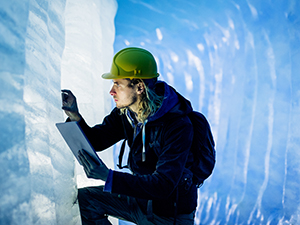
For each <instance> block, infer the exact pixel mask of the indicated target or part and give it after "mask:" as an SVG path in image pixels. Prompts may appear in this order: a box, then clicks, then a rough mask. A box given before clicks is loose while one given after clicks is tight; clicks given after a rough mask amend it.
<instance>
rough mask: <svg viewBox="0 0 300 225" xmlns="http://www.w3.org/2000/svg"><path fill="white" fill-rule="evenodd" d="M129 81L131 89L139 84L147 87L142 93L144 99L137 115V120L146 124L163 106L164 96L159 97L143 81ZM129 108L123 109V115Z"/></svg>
mask: <svg viewBox="0 0 300 225" xmlns="http://www.w3.org/2000/svg"><path fill="white" fill-rule="evenodd" d="M126 80H128V81H129V82H130V83H129V85H128V86H129V87H132V88H133V87H134V86H135V85H137V84H138V83H141V82H142V83H143V84H144V87H145V91H144V92H143V93H142V96H141V97H142V98H141V101H140V103H139V109H138V113H137V119H138V121H139V122H143V123H144V122H145V120H146V119H147V118H148V117H149V116H151V115H153V114H154V113H155V112H156V111H157V110H158V109H159V108H160V106H161V104H162V102H163V100H164V96H161V95H158V94H156V93H155V91H154V90H152V89H150V88H149V87H148V86H147V85H145V83H144V82H143V80H142V79H128V78H127V79H126ZM126 109H127V108H123V109H121V114H124V113H125V111H126Z"/></svg>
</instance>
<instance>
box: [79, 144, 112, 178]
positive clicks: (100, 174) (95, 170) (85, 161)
mask: <svg viewBox="0 0 300 225" xmlns="http://www.w3.org/2000/svg"><path fill="white" fill-rule="evenodd" d="M78 158H79V160H80V162H81V164H82V165H83V168H84V172H85V174H86V176H87V177H88V178H94V179H100V180H103V181H106V179H107V176H108V173H109V169H108V168H107V167H106V165H105V164H104V163H103V162H102V160H101V159H100V163H99V162H97V161H95V160H94V159H93V158H92V157H91V156H90V155H89V153H88V152H86V151H85V150H84V149H82V150H81V151H79V153H78Z"/></svg>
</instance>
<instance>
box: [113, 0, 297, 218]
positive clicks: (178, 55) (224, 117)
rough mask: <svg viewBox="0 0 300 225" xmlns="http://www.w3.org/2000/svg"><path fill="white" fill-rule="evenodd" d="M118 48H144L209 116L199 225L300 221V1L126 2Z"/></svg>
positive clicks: (121, 6)
mask: <svg viewBox="0 0 300 225" xmlns="http://www.w3.org/2000/svg"><path fill="white" fill-rule="evenodd" d="M118 4H119V7H118V12H117V15H116V19H115V23H116V41H115V43H114V48H115V51H118V50H120V49H122V48H124V47H126V46H140V47H144V48H146V49H148V50H150V51H151V52H153V53H154V55H155V56H156V59H157V62H158V64H159V72H160V73H161V79H163V80H165V81H167V82H168V83H170V84H172V85H173V86H174V87H175V88H176V89H177V90H179V92H181V93H182V94H183V95H185V96H187V97H188V98H189V99H190V100H191V102H192V104H193V106H194V109H196V110H200V111H201V112H203V113H204V114H205V115H206V116H207V117H208V119H209V121H210V123H211V126H212V129H213V133H214V137H215V141H216V151H217V164H216V168H215V170H214V173H213V175H212V176H211V177H210V178H209V179H208V180H207V181H206V182H205V183H204V185H203V187H201V188H200V189H199V199H198V200H199V204H198V209H197V212H196V219H195V223H196V224H299V223H300V200H299V197H298V196H299V194H300V192H299V190H300V188H299V187H300V186H299V184H300V180H299V177H300V176H299V175H300V174H299V171H300V170H299V168H300V152H299V147H300V145H299V144H300V136H299V134H300V124H299V123H300V121H299V118H300V74H299V71H300V63H299V62H300V16H299V15H300V14H299V13H300V3H299V1H296V0H289V1H284V2H283V1H280V0H275V1H255V0H254V1H238V0H233V1H220V0H213V1H180V0H177V1H159V0H154V1H134V0H128V1H121V0H120V1H118Z"/></svg>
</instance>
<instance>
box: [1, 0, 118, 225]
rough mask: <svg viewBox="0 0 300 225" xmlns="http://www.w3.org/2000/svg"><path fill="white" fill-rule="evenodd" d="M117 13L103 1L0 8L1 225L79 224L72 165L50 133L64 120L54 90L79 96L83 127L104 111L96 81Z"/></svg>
mask: <svg viewBox="0 0 300 225" xmlns="http://www.w3.org/2000/svg"><path fill="white" fill-rule="evenodd" d="M116 8H117V4H116V2H115V1H108V0H94V1H80V0H74V1H64V0H51V1H47V0H42V1H39V0H29V1H23V0H11V1H6V0H5V1H1V2H0V87H1V91H0V94H1V95H0V112H1V113H0V123H1V128H0V142H1V147H0V164H1V166H0V192H1V197H0V224H63V225H65V224H80V219H79V214H78V213H79V211H78V205H77V204H74V202H75V201H76V194H77V185H76V177H75V173H74V171H75V165H76V163H75V162H74V158H73V156H72V154H71V152H70V151H69V149H68V148H67V146H66V144H65V143H64V141H63V140H62V138H61V136H60V135H59V133H58V132H57V130H56V127H55V123H57V122H62V121H64V119H65V116H64V115H63V113H62V111H61V109H60V108H61V100H60V90H61V88H68V89H71V90H72V91H73V92H74V93H75V94H76V95H77V96H78V103H79V107H80V110H81V113H82V114H83V115H84V116H85V117H86V119H87V121H88V122H89V123H92V124H93V123H95V122H96V121H95V120H96V118H97V121H99V120H101V119H102V117H103V116H104V113H106V111H107V110H108V109H109V108H110V100H109V99H110V98H109V95H108V94H107V93H108V88H109V85H108V83H105V82H102V81H101V79H100V75H101V73H103V72H105V71H107V70H108V69H109V65H108V64H109V63H108V61H109V60H111V58H112V56H113V41H114V24H113V20H114V16H115V13H116ZM65 43H66V45H65ZM79 84H80V85H79ZM96 96H98V98H96ZM99 96H100V97H99ZM102 96H103V97H102ZM104 96H107V97H106V98H105V97H104ZM91 107H93V113H89V111H90V110H88V109H89V108H91ZM99 117H100V119H99ZM108 157H109V156H108ZM110 158H112V157H110ZM108 160H109V161H110V162H108V164H109V165H110V164H112V160H110V159H108ZM80 179H81V178H80V177H79V180H80ZM79 186H80V182H79Z"/></svg>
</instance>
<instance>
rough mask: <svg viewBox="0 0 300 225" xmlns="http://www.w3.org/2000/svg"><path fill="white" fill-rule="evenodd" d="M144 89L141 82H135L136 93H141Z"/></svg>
mask: <svg viewBox="0 0 300 225" xmlns="http://www.w3.org/2000/svg"><path fill="white" fill-rule="evenodd" d="M144 91H145V86H144V84H143V82H140V83H138V84H137V93H138V94H142V93H143V92H144Z"/></svg>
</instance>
